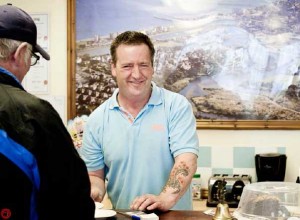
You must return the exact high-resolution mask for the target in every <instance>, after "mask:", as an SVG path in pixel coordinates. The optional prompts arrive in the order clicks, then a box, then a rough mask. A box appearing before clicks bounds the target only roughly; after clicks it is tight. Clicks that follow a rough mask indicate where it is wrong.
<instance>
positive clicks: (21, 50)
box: [13, 42, 28, 65]
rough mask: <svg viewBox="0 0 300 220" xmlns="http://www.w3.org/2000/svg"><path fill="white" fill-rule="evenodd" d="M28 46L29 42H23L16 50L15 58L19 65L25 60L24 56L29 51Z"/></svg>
mask: <svg viewBox="0 0 300 220" xmlns="http://www.w3.org/2000/svg"><path fill="white" fill-rule="evenodd" d="M27 48H28V45H27V43H25V42H23V43H21V44H20V45H19V46H18V48H17V50H16V51H15V53H14V55H13V59H14V62H15V63H16V64H17V65H19V64H20V62H24V57H25V54H26V52H27Z"/></svg>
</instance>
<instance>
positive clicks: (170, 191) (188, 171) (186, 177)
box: [161, 153, 197, 204]
mask: <svg viewBox="0 0 300 220" xmlns="http://www.w3.org/2000/svg"><path fill="white" fill-rule="evenodd" d="M196 170H197V156H196V155H195V154H193V153H185V154H182V155H179V156H178V157H176V159H175V164H174V166H173V168H172V170H171V173H170V176H169V179H168V182H167V183H166V185H165V187H164V188H163V190H162V192H161V195H162V196H166V197H167V198H168V200H170V201H171V202H172V203H174V204H175V203H176V202H177V201H178V200H179V199H180V198H181V197H182V195H183V194H184V193H185V192H186V190H187V188H188V187H189V185H190V183H191V180H192V178H193V175H194V173H195V172H196Z"/></svg>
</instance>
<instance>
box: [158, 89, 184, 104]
mask: <svg viewBox="0 0 300 220" xmlns="http://www.w3.org/2000/svg"><path fill="white" fill-rule="evenodd" d="M160 90H161V94H162V96H163V99H164V101H165V102H171V103H174V102H179V103H181V102H188V100H187V98H186V97H185V96H183V95H181V94H180V93H177V92H173V91H171V90H168V89H165V88H162V87H160Z"/></svg>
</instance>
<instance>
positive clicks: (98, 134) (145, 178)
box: [80, 83, 199, 210]
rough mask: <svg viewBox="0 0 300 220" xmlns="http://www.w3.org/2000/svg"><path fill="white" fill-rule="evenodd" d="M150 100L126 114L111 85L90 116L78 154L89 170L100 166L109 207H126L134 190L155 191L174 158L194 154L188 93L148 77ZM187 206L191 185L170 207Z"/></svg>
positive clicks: (195, 145)
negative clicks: (107, 95)
mask: <svg viewBox="0 0 300 220" xmlns="http://www.w3.org/2000/svg"><path fill="white" fill-rule="evenodd" d="M152 87H153V89H152V94H151V97H150V100H149V102H148V103H147V104H146V105H145V107H144V108H143V109H142V110H141V111H140V113H139V114H138V116H137V117H136V118H135V119H133V121H130V118H128V116H127V115H126V114H124V113H123V111H122V110H121V109H120V107H119V105H118V103H117V99H116V96H117V94H118V92H119V90H118V89H116V90H115V92H114V94H113V95H112V97H111V98H109V99H108V100H106V101H105V102H104V103H103V104H102V105H101V106H99V107H98V108H97V109H95V111H94V112H93V113H92V114H91V115H90V116H89V119H88V121H87V124H86V126H85V130H84V135H83V146H82V149H81V151H80V154H81V156H82V158H83V160H84V161H85V163H86V165H87V168H88V170H89V171H95V170H98V169H102V168H105V173H106V179H107V181H108V184H107V193H108V196H109V198H110V199H111V202H112V204H113V208H114V209H128V208H129V206H130V204H131V202H132V201H133V199H134V198H135V197H136V196H140V195H143V194H149V193H150V194H155V195H158V194H159V193H160V192H161V191H162V189H163V187H164V186H165V184H166V182H167V180H168V178H169V174H170V171H171V169H172V167H173V165H174V158H175V157H176V156H177V155H179V154H182V153H186V152H191V153H194V154H196V155H198V151H199V144H198V137H197V134H196V121H195V117H194V114H193V112H192V107H191V105H190V103H189V102H188V101H187V99H186V98H185V97H184V96H182V95H180V94H177V93H174V92H170V91H168V90H166V89H163V88H159V87H157V86H156V85H155V83H152ZM172 209H174V210H180V209H181V210H191V209H192V198H191V191H190V188H189V189H188V190H187V192H186V193H185V195H184V196H183V197H182V198H181V199H180V201H178V203H177V204H176V205H175V206H174V207H173V208H172Z"/></svg>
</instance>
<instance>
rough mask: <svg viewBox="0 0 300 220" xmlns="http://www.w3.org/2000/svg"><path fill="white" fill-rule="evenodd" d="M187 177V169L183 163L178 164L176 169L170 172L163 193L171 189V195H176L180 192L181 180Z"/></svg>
mask: <svg viewBox="0 0 300 220" xmlns="http://www.w3.org/2000/svg"><path fill="white" fill-rule="evenodd" d="M188 175H189V167H188V166H187V165H186V163H185V162H183V161H182V162H180V164H179V165H178V166H177V167H174V169H173V170H172V172H171V174H170V177H169V180H168V182H167V184H166V185H165V187H164V189H163V191H164V192H166V189H167V188H168V187H169V188H173V189H174V192H173V194H177V193H179V192H180V191H181V186H182V184H183V178H184V177H186V176H188Z"/></svg>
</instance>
